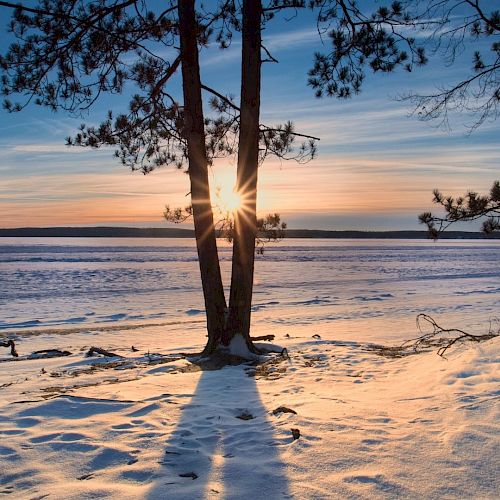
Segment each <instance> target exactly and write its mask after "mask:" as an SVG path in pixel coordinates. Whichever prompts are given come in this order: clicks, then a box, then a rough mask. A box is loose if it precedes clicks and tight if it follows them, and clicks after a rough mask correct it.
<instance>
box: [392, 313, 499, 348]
mask: <svg viewBox="0 0 500 500" xmlns="http://www.w3.org/2000/svg"><path fill="white" fill-rule="evenodd" d="M424 322H425V323H426V324H427V325H430V326H431V327H432V331H430V332H428V333H422V324H423V323H424ZM417 328H418V329H419V331H420V332H421V333H422V335H420V336H419V337H417V338H415V339H411V340H407V341H406V342H404V343H403V344H402V345H401V347H404V348H412V349H413V350H414V351H417V350H419V349H422V348H428V347H439V348H438V350H437V354H438V355H439V356H441V357H443V358H444V353H445V352H446V351H447V350H448V349H449V348H450V347H452V346H453V345H455V344H457V343H463V342H466V341H471V342H484V341H485V340H490V339H492V338H494V337H498V336H499V335H500V328H499V329H498V330H497V331H494V330H493V328H492V323H491V322H490V328H489V330H488V333H485V334H483V335H473V334H472V333H468V332H464V331H463V330H459V329H458V328H443V327H442V326H440V325H438V324H437V323H436V321H435V320H434V318H432V317H431V316H428V315H427V314H419V315H418V316H417Z"/></svg>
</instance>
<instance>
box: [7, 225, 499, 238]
mask: <svg viewBox="0 0 500 500" xmlns="http://www.w3.org/2000/svg"><path fill="white" fill-rule="evenodd" d="M285 235H286V238H310V239H317V238H328V239H329V238H332V239H335V238H336V239H346V238H348V239H350V238H353V239H427V238H428V237H427V232H426V231H354V230H349V231H327V230H319V229H287V230H286V232H285ZM2 237H3V238H14V237H25V238H192V237H194V231H193V230H192V229H181V228H159V227H155V228H136V227H109V226H102V227H39V228H37V227H20V228H12V229H0V238H2ZM440 238H441V239H472V240H479V239H500V234H499V233H497V234H494V235H492V236H486V235H485V234H483V233H481V232H473V231H445V232H444V233H443V234H442V235H441V236H440Z"/></svg>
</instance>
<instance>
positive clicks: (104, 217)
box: [0, 2, 500, 229]
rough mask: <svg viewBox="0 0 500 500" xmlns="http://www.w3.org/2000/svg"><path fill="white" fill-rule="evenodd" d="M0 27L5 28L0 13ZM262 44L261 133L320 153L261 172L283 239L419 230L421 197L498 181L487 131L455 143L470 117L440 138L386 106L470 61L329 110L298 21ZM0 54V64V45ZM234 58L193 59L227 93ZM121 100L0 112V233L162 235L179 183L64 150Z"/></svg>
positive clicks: (223, 165)
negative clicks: (273, 128) (271, 132)
mask: <svg viewBox="0 0 500 500" xmlns="http://www.w3.org/2000/svg"><path fill="white" fill-rule="evenodd" d="M487 3H488V2H487ZM488 4H489V5H493V4H494V2H489V3H488ZM0 22H1V23H2V25H3V26H5V24H6V12H5V10H1V9H0ZM3 31H5V29H3ZM264 40H265V44H266V46H267V47H268V48H269V49H270V50H271V51H272V53H273V55H274V56H275V57H277V58H278V60H279V64H265V65H264V67H263V75H264V79H263V92H262V121H263V122H264V123H269V124H277V123H282V122H284V121H287V120H292V121H293V122H294V123H295V125H296V129H297V130H298V131H300V132H303V133H305V134H311V135H314V136H318V137H320V138H321V141H320V142H319V144H318V157H317V159H316V160H314V161H312V162H310V163H308V164H306V165H298V164H296V163H294V162H279V161H277V160H273V159H269V160H268V161H266V162H265V163H264V165H263V166H262V167H261V169H260V172H259V210H260V212H261V213H266V212H279V213H281V214H282V216H283V218H284V219H285V220H286V221H287V222H288V223H289V227H293V228H299V227H301V228H320V229H419V228H420V229H421V226H418V224H417V222H416V216H417V214H418V213H420V212H422V211H426V210H429V209H431V208H432V203H431V198H432V190H433V189H434V188H436V187H437V188H440V189H441V190H443V191H444V192H446V193H454V194H460V193H462V192H464V191H466V190H468V189H475V190H479V191H486V190H488V188H489V186H490V185H491V183H492V181H493V180H495V179H498V178H499V177H500V176H499V171H500V169H499V160H500V149H499V147H498V136H499V134H498V132H499V123H498V122H486V123H485V124H483V125H482V126H481V127H480V128H479V129H478V130H476V131H475V132H474V133H473V134H469V133H468V129H467V127H466V125H467V124H470V123H471V118H470V117H468V116H460V115H455V116H453V120H452V125H453V126H452V129H451V130H446V131H445V130H442V129H439V128H437V127H436V125H437V124H436V123H428V122H427V123H425V122H420V121H418V120H417V119H416V118H415V117H410V116H409V113H410V112H411V107H410V106H409V104H408V103H404V102H400V101H398V100H396V99H395V98H396V96H397V95H398V94H401V93H405V92H408V91H417V92H424V91H425V90H429V89H434V88H436V87H437V86H439V85H443V84H444V83H445V82H449V81H454V80H458V79H459V78H460V77H461V76H462V75H463V74H464V72H466V71H467V72H468V71H469V68H470V67H471V64H472V63H471V52H470V50H467V51H466V52H464V53H462V54H459V56H458V57H457V60H456V61H455V64H454V65H453V66H451V67H448V66H447V65H446V64H445V62H444V61H443V59H442V58H441V57H440V56H439V54H437V55H436V56H435V57H434V58H433V59H432V61H431V63H430V64H429V65H428V66H427V67H425V68H421V69H418V70H415V71H414V72H413V73H411V74H408V73H404V72H402V71H398V72H396V73H394V74H390V75H374V76H371V75H370V76H368V77H367V79H366V82H365V84H364V88H363V90H362V93H361V94H360V95H358V96H355V97H353V98H352V99H350V100H347V101H339V100H334V99H329V98H324V99H316V98H315V97H314V95H313V91H312V89H310V88H309V87H307V84H306V82H307V70H308V69H309V68H310V66H311V64H312V56H313V53H314V52H315V51H317V50H323V49H324V50H326V49H327V46H325V45H322V41H321V40H320V39H319V37H318V34H317V31H316V28H315V24H314V22H312V19H311V17H310V15H305V16H298V17H297V18H295V19H292V20H291V21H289V22H284V21H283V20H282V19H278V20H276V21H273V23H272V25H270V26H269V29H267V30H266V32H265V33H264ZM0 42H1V49H2V52H5V49H6V47H7V43H8V41H7V38H6V36H5V34H4V33H2V37H1V38H0ZM239 48H240V45H239V42H238V40H236V41H235V43H233V46H232V47H231V48H230V49H229V50H227V51H220V50H219V49H218V48H217V47H215V46H211V47H209V48H208V49H203V51H202V53H201V63H202V78H203V81H204V82H205V83H206V84H207V85H209V86H211V87H214V88H217V89H219V90H220V91H222V92H231V93H233V94H234V95H238V92H239V57H240V54H239ZM127 101H128V95H123V96H114V97H112V98H110V97H104V98H102V99H101V100H100V101H99V102H98V103H97V106H95V107H94V108H93V109H92V110H91V112H90V113H89V114H88V115H86V116H83V117H71V116H68V115H67V114H65V113H63V112H58V113H52V112H51V111H49V110H46V109H40V108H38V107H35V106H31V107H29V108H27V109H26V110H24V111H22V112H21V113H18V114H8V113H6V112H5V111H3V110H2V111H0V227H20V226H54V225H80V224H82V225H102V224H121V225H143V226H144V225H145V226H162V225H165V224H166V223H165V222H163V221H162V216H161V214H162V211H163V208H164V205H165V204H170V205H174V206H175V205H186V204H187V203H188V202H189V200H188V199H187V198H186V193H187V192H188V191H189V186H188V179H187V176H186V175H185V174H183V173H182V172H179V171H176V170H173V169H168V168H163V169H159V170H157V171H155V172H153V173H152V174H149V175H147V176H143V175H142V174H139V173H131V172H129V171H127V169H126V168H125V167H122V166H121V165H119V164H118V163H117V161H116V159H114V158H113V152H112V150H110V149H104V150H99V151H90V150H86V149H81V148H67V147H66V146H65V145H64V143H65V141H64V139H65V137H66V136H68V135H73V134H74V133H75V131H76V129H77V127H78V126H79V124H80V123H82V122H86V123H90V124H92V123H95V124H97V123H99V122H100V120H101V119H103V118H104V116H105V113H106V111H107V109H114V110H115V111H119V110H121V109H123V108H124V106H126V104H127ZM234 170H235V161H234V159H227V160H224V161H220V162H218V163H217V164H216V165H215V166H214V168H213V172H212V173H211V176H212V179H213V184H214V185H215V184H224V183H228V182H231V181H230V179H231V175H232V174H233V173H234Z"/></svg>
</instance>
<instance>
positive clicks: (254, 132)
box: [223, 0, 262, 352]
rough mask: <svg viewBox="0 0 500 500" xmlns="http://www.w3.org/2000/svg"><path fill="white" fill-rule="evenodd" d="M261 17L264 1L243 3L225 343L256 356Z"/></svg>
mask: <svg viewBox="0 0 500 500" xmlns="http://www.w3.org/2000/svg"><path fill="white" fill-rule="evenodd" d="M261 16H262V4H261V1H260V0H244V1H243V33H242V42H243V46H242V61H241V64H242V75H241V105H240V107H241V125H240V136H239V150H238V167H237V181H236V188H237V191H238V193H240V195H241V197H242V199H243V204H242V207H241V208H240V210H238V212H237V213H236V214H235V234H234V242H233V262H232V264H233V265H232V275H231V293H230V299H229V315H228V321H227V325H226V331H225V333H224V339H223V341H224V343H225V344H228V343H229V342H230V341H231V339H232V338H233V337H234V336H235V335H237V334H240V335H242V336H243V338H244V339H245V341H246V344H247V346H248V348H249V349H250V350H251V351H254V352H255V351H256V349H255V347H254V346H253V345H252V342H251V340H250V312H251V306H252V292H253V275H254V259H255V237H256V232H257V215H256V209H257V171H258V164H259V118H260V116H259V115H260V79H261V56H260V52H261Z"/></svg>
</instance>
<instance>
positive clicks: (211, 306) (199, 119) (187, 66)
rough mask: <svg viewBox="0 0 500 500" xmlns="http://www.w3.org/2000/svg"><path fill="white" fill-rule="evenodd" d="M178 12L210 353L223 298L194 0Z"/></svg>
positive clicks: (182, 1) (184, 0)
mask: <svg viewBox="0 0 500 500" xmlns="http://www.w3.org/2000/svg"><path fill="white" fill-rule="evenodd" d="M178 12H179V32H180V44H181V62H182V88H183V93H184V116H185V136H186V138H187V145H188V160H189V179H190V182H191V201H192V205H193V220H194V231H195V236H196V247H197V250H198V261H199V265H200V272H201V282H202V286H203V296H204V299H205V310H206V315H207V330H208V342H207V346H206V347H205V352H206V353H207V354H209V353H210V352H212V351H213V350H214V349H215V347H216V346H217V345H218V344H219V343H220V340H221V338H222V334H223V331H224V322H225V321H224V320H225V313H226V300H225V297H224V288H223V286H222V278H221V273H220V266H219V256H218V253H217V244H216V239H215V227H214V217H213V212H212V204H211V201H210V188H209V182H208V162H207V153H206V146H205V128H204V117H203V103H202V98H201V82H200V65H199V61H198V45H197V23H196V17H195V9H194V0H179V4H178Z"/></svg>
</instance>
